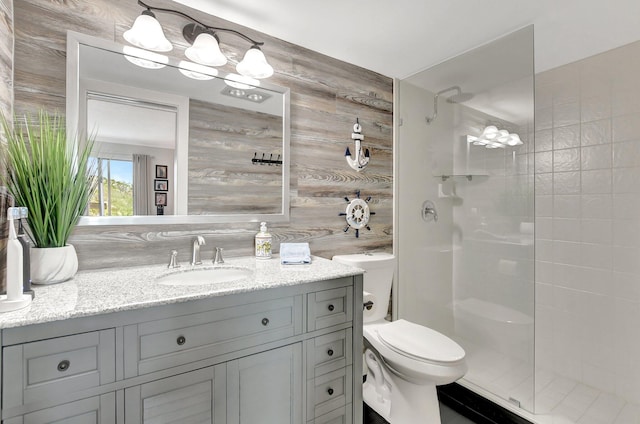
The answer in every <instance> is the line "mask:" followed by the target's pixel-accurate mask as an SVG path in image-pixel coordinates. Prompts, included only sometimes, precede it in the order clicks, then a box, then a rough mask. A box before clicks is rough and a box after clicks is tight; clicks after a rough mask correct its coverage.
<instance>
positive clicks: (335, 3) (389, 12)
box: [174, 0, 640, 78]
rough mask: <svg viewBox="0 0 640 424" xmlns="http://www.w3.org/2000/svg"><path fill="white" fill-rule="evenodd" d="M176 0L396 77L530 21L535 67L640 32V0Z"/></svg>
mask: <svg viewBox="0 0 640 424" xmlns="http://www.w3.org/2000/svg"><path fill="white" fill-rule="evenodd" d="M174 1H176V2H178V3H182V4H185V5H188V6H189V7H192V8H196V9H200V10H202V11H204V12H207V13H210V14H212V15H215V16H219V17H221V18H223V19H226V20H229V21H232V22H236V23H238V24H241V25H244V26H247V27H250V28H253V29H255V30H258V31H261V32H263V33H266V34H269V35H271V36H274V37H277V38H280V39H282V40H285V41H288V42H290V43H293V44H297V45H300V46H303V47H306V48H308V49H311V50H315V51H317V52H320V53H323V54H326V55H328V56H331V57H334V58H336V59H340V60H343V61H345V62H349V63H352V64H355V65H358V66H361V67H364V68H367V69H370V70H373V71H375V72H378V73H380V74H383V75H386V76H389V77H397V78H406V77H408V76H411V75H413V74H415V73H417V72H419V71H421V70H424V69H427V68H429V67H431V66H433V65H436V64H438V63H440V62H442V61H444V60H446V59H449V58H451V57H453V56H456V55H458V54H460V53H463V52H465V51H467V50H470V49H473V48H474V47H477V46H479V45H482V44H485V43H487V42H489V41H492V40H494V39H496V38H499V37H500V36H502V35H505V34H507V33H509V32H512V31H514V30H517V29H519V28H522V27H524V26H526V25H529V24H534V25H535V68H536V72H541V71H544V70H547V69H551V68H554V67H557V66H560V65H563V64H566V63H570V62H573V61H576V60H579V59H582V58H585V57H588V56H591V55H594V54H597V53H600V52H603V51H606V50H610V49H612V48H615V47H619V46H621V45H624V44H627V43H630V42H633V41H636V40H638V39H640V24H639V21H638V17H640V1H638V0H607V1H603V0H394V1H393V2H391V1H388V0H387V1H383V0H322V1H315V2H311V1H300V0H268V1H265V0H242V1H237V0H174ZM268 49H269V47H268V46H265V48H264V50H265V52H266V53H267V57H268Z"/></svg>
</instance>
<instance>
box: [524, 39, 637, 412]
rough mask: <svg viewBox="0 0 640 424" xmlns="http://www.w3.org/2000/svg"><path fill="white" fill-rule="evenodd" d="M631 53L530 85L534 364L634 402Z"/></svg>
mask: <svg viewBox="0 0 640 424" xmlns="http://www.w3.org/2000/svg"><path fill="white" fill-rule="evenodd" d="M639 76H640V42H636V43H633V44H630V45H628V46H625V47H621V48H618V49H615V50H612V51H609V52H606V53H603V54H600V55H597V56H594V57H592V58H588V59H585V60H581V61H579V62H576V63H573V64H569V65H566V66H562V67H559V68H556V69H553V70H550V71H547V72H544V73H541V74H539V75H538V76H537V78H536V153H535V164H536V165H535V166H536V187H535V188H536V199H535V200H536V364H537V366H538V368H540V369H551V370H553V371H554V372H556V373H558V374H560V375H563V376H566V377H568V378H571V379H572V380H576V381H578V382H582V383H584V384H586V385H589V386H592V387H595V388H597V389H600V390H604V391H607V392H610V393H615V394H617V395H619V396H621V397H623V398H625V399H627V400H628V401H630V402H634V403H640V366H639V365H638V358H640V337H638V334H639V333H638V324H640V82H639V79H638V78H639Z"/></svg>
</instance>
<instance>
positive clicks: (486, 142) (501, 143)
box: [467, 125, 523, 149]
mask: <svg viewBox="0 0 640 424" xmlns="http://www.w3.org/2000/svg"><path fill="white" fill-rule="evenodd" d="M467 142H468V143H471V144H473V145H474V146H484V147H486V148H487V149H497V148H503V149H504V148H505V147H507V146H510V147H513V146H519V145H521V144H523V143H522V140H520V136H519V135H518V134H516V133H510V132H509V131H507V130H499V129H498V127H496V126H495V125H488V126H487V127H485V129H484V130H483V131H482V134H480V136H479V137H475V136H473V135H468V136H467Z"/></svg>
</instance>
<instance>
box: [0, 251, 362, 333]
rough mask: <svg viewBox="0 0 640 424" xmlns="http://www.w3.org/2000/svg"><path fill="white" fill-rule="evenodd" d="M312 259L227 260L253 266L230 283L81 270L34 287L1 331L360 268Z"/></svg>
mask: <svg viewBox="0 0 640 424" xmlns="http://www.w3.org/2000/svg"><path fill="white" fill-rule="evenodd" d="M311 262H312V263H311V264H309V265H281V264H280V259H279V258H278V257H274V258H272V259H267V260H260V259H255V258H254V257H242V258H225V263H224V264H223V265H217V267H231V268H234V267H235V268H238V267H240V268H247V269H249V270H251V275H250V276H249V277H248V278H244V279H241V280H236V281H232V282H225V283H215V284H202V285H195V286H193V285H192V286H170V285H162V284H159V283H158V282H157V281H156V278H158V277H160V276H163V275H165V274H167V273H170V272H176V271H177V272H181V271H185V270H189V269H191V266H189V265H185V264H182V267H181V268H178V269H171V270H170V269H167V267H166V265H150V266H141V267H131V268H122V269H114V268H109V269H102V270H93V271H81V272H78V273H77V274H76V276H75V277H74V278H73V279H71V280H69V281H66V282H64V283H60V284H53V285H49V286H37V285H34V286H33V288H34V291H35V294H36V295H35V299H34V300H33V302H32V303H31V305H29V306H28V307H26V308H24V309H21V310H18V311H13V312H7V313H3V314H0V329H2V328H11V327H20V326H25V325H31V324H42V323H46V322H51V321H58V320H64V319H69V318H78V317H86V316H91V315H98V314H105V313H110V312H118V311H126V310H131V309H138V308H145V307H151V306H159V305H166V304H170V303H178V302H185V301H189V300H195V299H204V298H209V297H215V296H224V295H228V294H236V293H246V292H251V291H255V290H264V289H268V288H275V287H286V286H294V285H298V284H305V283H311V282H314V281H322V280H330V279H333V278H340V277H350V276H353V275H358V274H361V273H362V272H363V271H362V270H360V269H358V268H353V267H351V266H347V265H343V264H339V263H337V262H333V261H331V260H328V259H324V258H320V257H315V256H314V257H313V258H312V261H311ZM196 268H213V265H211V264H210V265H206V264H204V265H199V266H196Z"/></svg>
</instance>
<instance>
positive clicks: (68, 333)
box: [0, 258, 362, 424]
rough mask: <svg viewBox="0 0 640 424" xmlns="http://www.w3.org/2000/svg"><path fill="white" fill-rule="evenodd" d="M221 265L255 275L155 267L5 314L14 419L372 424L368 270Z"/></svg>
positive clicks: (39, 292)
mask: <svg viewBox="0 0 640 424" xmlns="http://www.w3.org/2000/svg"><path fill="white" fill-rule="evenodd" d="M223 266H229V267H243V268H248V269H251V271H252V273H251V276H250V277H247V278H244V279H241V280H238V281H233V282H221V283H216V284H199V285H193V286H180V285H161V284H158V282H157V278H158V277H160V276H162V275H163V274H166V273H167V272H168V270H167V269H166V268H165V267H161V266H159V265H156V266H152V267H139V268H128V269H122V270H115V271H114V270H103V271H92V272H81V273H78V275H77V276H76V277H75V278H74V279H73V280H72V281H69V282H66V283H62V284H58V285H55V286H45V287H38V288H36V298H35V300H34V302H33V303H32V305H31V306H30V307H29V308H28V309H26V310H23V311H16V312H12V313H8V314H4V315H2V316H0V325H1V326H2V330H1V331H2V368H1V370H2V422H3V423H7V424H17V423H33V424H37V423H48V422H54V421H55V422H64V423H102V424H104V423H126V424H130V423H142V422H154V423H156V422H157V423H167V422H180V421H182V422H185V423H186V422H211V423H245V424H255V423H267V424H268V423H274V424H284V423H292V424H293V423H317V424H320V423H360V422H361V421H362V394H361V384H360V379H361V370H362V363H361V361H362V359H361V355H360V354H359V352H361V350H362V314H361V310H362V274H361V272H362V271H360V270H358V269H356V268H351V267H348V266H345V265H341V264H337V263H335V262H332V261H329V260H326V259H322V258H313V263H312V264H311V265H302V266H289V267H285V266H281V265H280V263H279V260H278V259H272V260H268V261H256V260H255V259H254V258H240V259H230V260H228V261H227V264H225V265H223ZM187 272H188V271H187Z"/></svg>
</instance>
